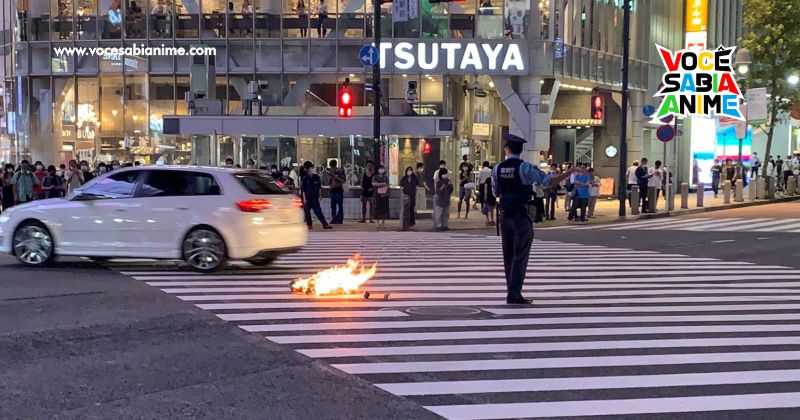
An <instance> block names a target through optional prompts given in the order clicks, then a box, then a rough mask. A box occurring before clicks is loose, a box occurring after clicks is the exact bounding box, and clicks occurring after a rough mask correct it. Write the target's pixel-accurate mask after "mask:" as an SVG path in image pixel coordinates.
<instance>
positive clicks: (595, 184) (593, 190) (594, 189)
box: [589, 176, 600, 197]
mask: <svg viewBox="0 0 800 420" xmlns="http://www.w3.org/2000/svg"><path fill="white" fill-rule="evenodd" d="M599 196H600V177H599V176H596V177H594V179H593V180H592V186H591V187H589V197H599Z"/></svg>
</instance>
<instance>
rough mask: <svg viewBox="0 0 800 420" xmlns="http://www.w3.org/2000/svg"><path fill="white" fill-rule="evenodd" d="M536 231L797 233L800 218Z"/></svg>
mask: <svg viewBox="0 0 800 420" xmlns="http://www.w3.org/2000/svg"><path fill="white" fill-rule="evenodd" d="M539 230H612V231H628V230H686V231H695V232H785V233H800V219H772V218H756V219H740V218H736V217H730V218H711V217H698V218H680V219H653V220H639V221H634V222H628V223H611V224H597V225H563V226H552V227H542V228H539Z"/></svg>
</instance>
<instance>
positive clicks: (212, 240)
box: [182, 227, 227, 273]
mask: <svg viewBox="0 0 800 420" xmlns="http://www.w3.org/2000/svg"><path fill="white" fill-rule="evenodd" d="M182 251H183V260H184V261H186V264H189V267H191V268H192V270H195V271H199V272H202V273H210V272H212V271H216V270H219V269H220V268H221V267H222V266H223V265H225V259H226V254H227V252H226V249H225V241H223V240H222V236H220V234H219V233H217V231H215V230H214V229H211V228H210V227H198V228H195V229H192V231H191V232H189V233H188V234H187V235H186V238H185V239H184V240H183V245H182Z"/></svg>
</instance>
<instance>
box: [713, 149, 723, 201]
mask: <svg viewBox="0 0 800 420" xmlns="http://www.w3.org/2000/svg"><path fill="white" fill-rule="evenodd" d="M720 174H722V165H720V164H719V159H714V164H713V165H711V190H712V191H714V198H717V196H718V195H719V179H720Z"/></svg>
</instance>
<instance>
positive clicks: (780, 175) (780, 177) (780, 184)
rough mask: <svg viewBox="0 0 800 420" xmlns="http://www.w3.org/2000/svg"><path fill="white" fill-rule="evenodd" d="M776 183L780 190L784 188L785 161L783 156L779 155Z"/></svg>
mask: <svg viewBox="0 0 800 420" xmlns="http://www.w3.org/2000/svg"><path fill="white" fill-rule="evenodd" d="M775 177H776V178H777V179H776V180H775V183H776V184H778V188H779V189H782V188H783V182H781V181H783V159H781V155H778V158H777V159H775Z"/></svg>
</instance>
